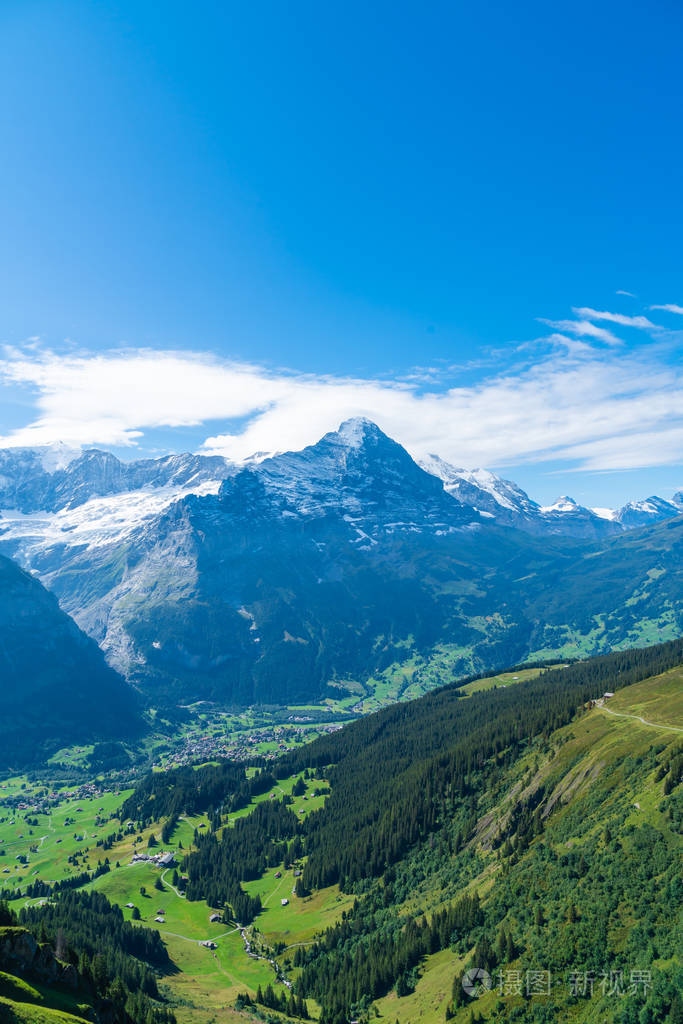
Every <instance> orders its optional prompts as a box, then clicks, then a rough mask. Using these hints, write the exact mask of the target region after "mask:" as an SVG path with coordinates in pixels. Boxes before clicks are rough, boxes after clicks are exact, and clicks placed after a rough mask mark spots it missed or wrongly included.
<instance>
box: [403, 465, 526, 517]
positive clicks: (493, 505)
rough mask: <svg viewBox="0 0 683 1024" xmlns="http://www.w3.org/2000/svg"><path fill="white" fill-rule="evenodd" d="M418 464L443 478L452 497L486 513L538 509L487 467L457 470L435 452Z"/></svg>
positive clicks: (522, 492) (521, 512)
mask: <svg viewBox="0 0 683 1024" xmlns="http://www.w3.org/2000/svg"><path fill="white" fill-rule="evenodd" d="M418 463H419V465H420V466H421V467H422V468H423V469H424V470H426V472H427V473H431V474H432V475H433V476H436V477H438V478H439V480H442V481H443V485H444V488H445V490H446V491H447V492H448V493H449V494H450V495H452V497H454V498H456V499H457V500H458V501H461V502H462V503H463V504H464V505H470V506H471V507H472V508H475V509H477V511H479V512H483V513H484V514H485V515H488V516H491V515H493V516H494V517H496V516H497V517H498V518H501V517H502V518H503V519H505V518H507V517H506V516H503V512H505V513H511V514H513V515H520V514H521V515H525V516H526V515H535V514H536V513H537V512H538V505H537V504H536V502H535V501H532V500H531V498H530V497H529V495H528V494H526V493H525V492H524V491H523V490H522V489H521V487H518V486H517V484H515V483H513V482H512V481H511V480H505V479H503V478H502V477H499V476H496V475H495V473H491V472H490V471H489V470H487V469H470V470H468V469H456V467H455V466H452V465H451V464H450V463H449V462H446V461H445V460H444V459H442V458H440V456H438V455H428V456H426V458H424V459H419V460H418Z"/></svg>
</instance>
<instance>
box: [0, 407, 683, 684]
mask: <svg viewBox="0 0 683 1024" xmlns="http://www.w3.org/2000/svg"><path fill="white" fill-rule="evenodd" d="M682 513H683V494H681V493H680V492H679V493H678V494H677V495H675V496H674V498H673V499H672V500H671V501H667V500H664V499H662V498H656V497H653V498H649V499H647V500H646V501H642V502H633V503H629V504H628V505H626V506H624V508H622V509H619V510H616V511H610V510H597V511H596V510H592V509H588V508H584V507H581V506H579V505H577V504H576V503H575V502H573V501H572V500H571V499H570V498H566V497H565V498H562V499H560V500H559V501H558V502H556V503H555V504H554V505H552V506H549V507H543V506H541V505H539V504H538V503H536V502H534V501H533V500H532V499H531V498H530V497H529V496H528V495H527V494H525V492H524V491H522V490H521V489H520V488H519V487H517V486H516V485H515V484H513V483H511V482H510V481H506V480H503V479H501V478H499V477H497V476H495V475H494V474H492V473H489V472H487V471H485V470H474V471H465V470H462V469H456V468H454V467H452V466H450V465H449V464H447V463H445V462H444V461H443V460H441V459H439V458H438V457H437V456H430V457H429V458H428V459H425V460H423V461H422V462H421V463H420V464H418V463H417V462H416V461H415V460H413V459H412V458H411V456H410V455H409V454H408V453H407V452H406V451H405V449H404V448H402V447H401V446H400V445H399V444H397V443H396V442H395V441H392V440H391V439H390V438H388V437H387V436H386V435H385V434H384V433H382V431H381V430H380V429H379V428H378V427H377V426H376V425H375V424H373V423H372V422H370V421H368V420H362V419H354V420H349V421H347V422H345V423H343V424H342V425H341V427H340V429H339V430H338V431H334V432H331V433H329V434H326V435H325V437H323V438H322V439H321V440H320V441H319V442H318V443H317V444H315V445H311V446H309V447H307V448H305V449H303V450H302V451H300V452H287V453H282V454H277V455H274V456H271V457H265V458H264V457H258V458H254V459H252V460H249V461H248V462H247V464H242V465H237V464H234V463H230V462H229V461H227V460H225V459H222V458H220V457H216V456H209V457H207V456H201V455H190V454H186V455H177V456H167V457H164V458H161V459H147V460H141V461H136V462H129V463H124V462H121V461H120V460H118V459H117V458H116V457H115V456H113V455H112V454H110V453H108V452H102V451H98V450H91V451H85V452H82V453H74V452H72V451H69V450H68V449H66V448H64V447H62V446H57V447H54V448H50V449H42V450H41V449H7V450H5V451H2V452H0V550H1V551H2V552H3V553H4V554H5V555H7V556H9V557H10V558H12V559H14V560H15V561H16V562H18V563H19V564H20V565H21V566H22V567H23V568H25V569H27V570H29V571H30V572H31V573H33V574H35V575H37V576H38V577H39V579H40V580H41V582H42V583H43V584H44V586H45V587H47V588H48V589H49V590H50V591H52V592H53V593H54V594H55V595H56V596H57V598H58V600H59V603H60V605H61V608H62V609H63V610H64V611H65V612H67V613H68V614H69V615H70V616H72V617H73V618H74V619H75V621H76V623H78V625H79V627H80V628H81V629H82V630H84V631H85V632H86V633H87V634H89V635H90V636H91V637H92V638H94V639H95V640H96V641H97V643H98V644H99V645H100V646H101V648H102V649H103V651H104V652H105V654H106V657H107V660H108V661H109V663H110V665H111V666H112V667H113V668H114V669H115V670H116V671H118V672H120V673H121V674H123V675H124V676H125V677H126V678H127V679H128V681H129V682H130V683H132V684H133V685H134V686H136V687H138V688H139V689H141V690H142V691H143V693H144V694H145V695H146V697H147V699H149V700H151V701H154V702H156V703H158V702H163V701H164V700H172V701H176V700H186V701H190V700H196V699H199V698H211V699H215V700H230V701H237V702H240V703H245V704H248V703H253V702H254V701H259V700H260V701H270V702H287V701H294V700H308V699H318V698H320V697H322V696H325V695H328V694H329V693H330V692H331V691H330V689H329V687H330V685H332V686H335V687H338V686H340V685H341V686H344V685H348V684H354V683H359V682H360V683H361V684H364V683H366V682H367V681H368V680H369V679H373V678H376V677H377V675H378V673H382V672H385V671H387V670H388V669H389V668H390V667H391V666H392V665H395V664H400V663H405V662H407V661H410V660H411V659H414V658H415V656H418V657H419V658H420V659H424V660H426V661H429V660H430V659H433V658H434V657H435V655H436V654H437V653H438V656H439V664H440V665H442V666H444V668H445V671H446V672H447V677H448V678H450V677H451V675H452V674H465V673H468V672H473V671H478V670H481V669H488V668H493V667H499V666H502V665H506V664H511V663H513V662H515V661H519V660H523V659H526V658H542V657H543V658H551V657H566V656H569V655H573V654H576V655H578V654H588V653H595V652H599V651H603V650H608V649H611V648H614V647H619V646H629V645H634V644H637V643H643V642H648V641H650V640H665V639H669V638H672V637H674V636H677V635H679V634H680V633H681V632H682V631H683V620H682V614H681V610H680V606H679V602H678V600H677V594H678V593H680V575H681V551H682V547H681V545H682V541H683V519H682V518H681V514H682ZM335 692H338V691H335Z"/></svg>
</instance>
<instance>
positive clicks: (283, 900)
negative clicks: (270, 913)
mask: <svg viewBox="0 0 683 1024" xmlns="http://www.w3.org/2000/svg"><path fill="white" fill-rule="evenodd" d="M280 903H281V904H282V906H283V907H286V906H287V904H288V903H289V900H287V899H282V900H280Z"/></svg>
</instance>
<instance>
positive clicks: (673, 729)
mask: <svg viewBox="0 0 683 1024" xmlns="http://www.w3.org/2000/svg"><path fill="white" fill-rule="evenodd" d="M600 710H601V711H606V712H607V714H608V715H614V716H615V718H635V720H636V721H637V722H641V723H642V724H643V725H648V726H649V727H650V728H651V729H667V730H668V731H669V732H683V729H681V728H679V727H678V726H677V725H663V724H662V723H661V722H647V721H646V720H645V719H644V718H642V717H641V716H640V715H629V714H627V713H626V712H625V711H612V709H611V708H606V707H604V706H603V707H601V708H600Z"/></svg>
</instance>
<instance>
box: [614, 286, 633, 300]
mask: <svg viewBox="0 0 683 1024" xmlns="http://www.w3.org/2000/svg"><path fill="white" fill-rule="evenodd" d="M614 294H615V295H625V296H626V297H627V298H629V299H635V295H634V294H633V292H626V291H624V289H623V288H617V290H616V292H615V293H614Z"/></svg>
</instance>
